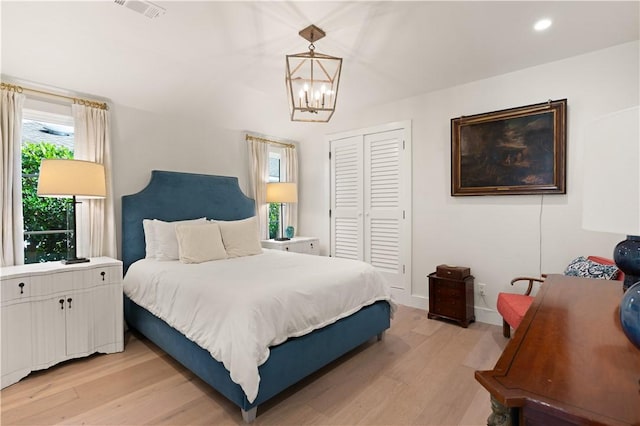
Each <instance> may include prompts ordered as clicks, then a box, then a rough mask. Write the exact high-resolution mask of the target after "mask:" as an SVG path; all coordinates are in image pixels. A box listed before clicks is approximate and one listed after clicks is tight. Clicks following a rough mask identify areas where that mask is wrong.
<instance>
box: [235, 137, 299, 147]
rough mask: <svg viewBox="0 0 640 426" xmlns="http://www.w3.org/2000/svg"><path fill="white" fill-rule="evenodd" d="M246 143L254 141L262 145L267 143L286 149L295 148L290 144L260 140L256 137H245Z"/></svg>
mask: <svg viewBox="0 0 640 426" xmlns="http://www.w3.org/2000/svg"><path fill="white" fill-rule="evenodd" d="M245 139H246V140H247V141H250V140H251V141H256V142H262V143H268V144H270V145H279V146H284V147H286V148H293V149H295V148H296V146H295V145H294V144H292V143H284V142H277V141H272V140H269V139H265V138H260V137H258V136H251V135H247V136H246V138H245Z"/></svg>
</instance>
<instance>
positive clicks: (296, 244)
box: [262, 237, 320, 256]
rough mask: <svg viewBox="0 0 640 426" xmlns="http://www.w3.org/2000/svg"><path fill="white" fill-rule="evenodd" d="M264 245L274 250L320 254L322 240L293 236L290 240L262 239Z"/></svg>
mask: <svg viewBox="0 0 640 426" xmlns="http://www.w3.org/2000/svg"><path fill="white" fill-rule="evenodd" d="M262 247H263V248H267V249H273V250H282V251H292V252H294V253H305V254H314V255H316V256H318V255H320V240H318V238H315V237H293V238H292V239H290V240H288V241H276V240H262Z"/></svg>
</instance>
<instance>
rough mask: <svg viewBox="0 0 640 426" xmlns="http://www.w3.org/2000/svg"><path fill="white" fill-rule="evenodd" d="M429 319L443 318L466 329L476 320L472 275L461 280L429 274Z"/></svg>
mask: <svg viewBox="0 0 640 426" xmlns="http://www.w3.org/2000/svg"><path fill="white" fill-rule="evenodd" d="M428 277H429V313H428V314H427V317H428V318H429V319H434V318H444V319H447V320H451V321H455V322H457V323H458V324H460V325H461V326H462V327H465V328H467V327H468V326H469V323H471V322H473V321H475V320H476V317H475V315H474V312H473V305H474V298H473V275H469V276H467V277H465V278H462V279H453V278H444V277H439V276H438V275H437V274H436V273H435V272H433V273H431V274H429V276H428Z"/></svg>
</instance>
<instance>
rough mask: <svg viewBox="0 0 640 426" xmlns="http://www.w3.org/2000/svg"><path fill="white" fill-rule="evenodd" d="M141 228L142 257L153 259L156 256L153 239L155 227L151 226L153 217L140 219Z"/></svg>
mask: <svg viewBox="0 0 640 426" xmlns="http://www.w3.org/2000/svg"><path fill="white" fill-rule="evenodd" d="M142 228H144V243H145V247H144V252H145V255H144V257H145V258H147V259H155V257H156V251H157V248H156V240H155V232H154V230H155V228H154V226H153V219H144V220H143V221H142Z"/></svg>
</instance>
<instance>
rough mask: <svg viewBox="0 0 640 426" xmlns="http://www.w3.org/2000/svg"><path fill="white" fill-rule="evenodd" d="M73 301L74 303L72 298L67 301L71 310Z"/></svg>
mask: <svg viewBox="0 0 640 426" xmlns="http://www.w3.org/2000/svg"><path fill="white" fill-rule="evenodd" d="M71 301H73V299H72V298H68V299H67V303H68V304H69V309H71Z"/></svg>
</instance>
